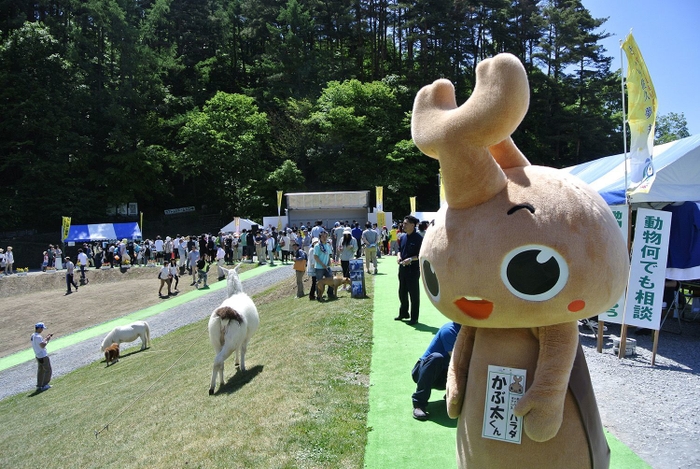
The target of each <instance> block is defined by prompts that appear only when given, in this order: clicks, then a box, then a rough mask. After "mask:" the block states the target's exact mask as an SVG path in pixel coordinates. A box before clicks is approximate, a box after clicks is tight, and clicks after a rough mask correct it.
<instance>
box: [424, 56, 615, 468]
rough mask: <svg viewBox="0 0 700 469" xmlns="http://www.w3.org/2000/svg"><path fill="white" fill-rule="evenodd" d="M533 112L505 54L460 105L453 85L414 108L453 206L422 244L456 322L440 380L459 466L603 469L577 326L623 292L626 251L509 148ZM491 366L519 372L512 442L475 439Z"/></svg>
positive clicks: (433, 283) (582, 202) (584, 197)
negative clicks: (521, 388) (517, 438)
mask: <svg viewBox="0 0 700 469" xmlns="http://www.w3.org/2000/svg"><path fill="white" fill-rule="evenodd" d="M528 105H529V89H528V82H527V75H526V74H525V70H524V68H523V66H522V64H521V63H520V61H519V60H518V59H517V58H516V57H514V56H512V55H510V54H499V55H498V56H496V57H494V58H492V59H488V60H485V61H483V62H481V63H480V64H479V66H478V67H477V81H476V87H475V89H474V92H473V94H472V96H471V97H470V99H469V100H468V101H467V102H466V103H465V104H463V105H462V106H460V107H457V105H456V102H455V94H454V88H453V86H452V84H451V83H450V82H449V81H447V80H438V81H436V82H435V83H433V84H432V85H429V86H426V87H425V88H423V89H422V90H421V91H420V92H419V93H418V95H417V96H416V99H415V103H414V108H413V120H412V129H411V130H412V134H413V139H414V142H415V143H416V145H417V146H418V147H419V148H420V149H421V150H422V151H423V152H424V153H426V154H427V155H428V156H431V157H433V158H437V159H438V160H439V161H440V167H441V171H442V175H443V182H444V187H445V197H446V201H447V206H446V207H443V208H442V209H441V210H440V211H439V212H438V214H437V216H436V219H435V220H434V226H433V227H431V228H429V229H428V231H427V233H426V236H425V239H424V241H423V246H422V249H421V254H420V260H421V266H422V269H421V271H422V275H423V284H424V287H425V289H426V291H427V293H428V296H429V298H430V299H431V301H432V302H433V304H434V305H435V306H436V307H437V308H438V309H439V310H440V311H441V312H442V313H443V314H444V315H445V316H447V317H448V318H449V319H451V320H453V321H455V322H458V323H460V324H462V325H463V327H462V329H461V331H460V333H459V336H458V338H457V342H456V344H455V349H454V353H453V355H452V361H451V364H450V370H449V375H448V383H447V407H448V413H449V415H450V416H451V417H453V418H454V417H459V422H458V430H457V459H458V463H459V467H462V468H465V467H469V468H489V469H493V468H508V469H512V468H514V467H538V468H543V467H552V468H561V467H567V468H576V467H582V468H590V467H607V466H608V465H609V457H610V451H609V448H608V446H607V443H606V441H605V437H604V434H603V429H602V424H601V421H600V416H599V414H598V409H597V404H596V402H595V396H594V395H593V389H592V387H591V384H590V376H589V374H588V368H587V367H586V363H585V359H584V357H583V352H582V350H581V348H580V345H579V341H578V326H577V320H579V319H583V318H587V317H591V316H594V315H597V314H599V313H600V312H602V311H605V310H606V309H607V308H609V307H610V306H612V305H613V304H614V303H615V301H616V300H617V299H618V298H619V297H620V295H621V293H622V291H623V289H624V284H625V282H626V278H627V269H628V257H627V251H626V247H625V243H624V241H623V238H622V235H621V233H620V230H619V228H618V226H617V223H616V221H615V219H614V217H613V215H612V213H611V211H610V210H609V208H608V207H607V205H606V204H605V202H604V201H603V200H602V198H601V197H600V196H599V195H598V194H597V193H596V192H595V191H593V190H592V189H590V188H589V187H588V186H586V185H585V183H583V182H581V181H580V180H578V179H576V178H574V177H572V176H570V175H568V174H565V173H563V172H561V171H558V170H555V169H552V168H546V167H538V166H531V165H530V163H529V162H528V160H527V159H526V158H525V156H523V154H522V153H520V151H519V150H518V149H517V147H516V146H515V144H514V143H513V141H512V140H511V138H510V135H511V133H512V132H513V131H514V130H515V128H516V127H517V126H518V125H519V123H520V122H521V120H522V118H523V117H524V115H525V113H526V111H527V107H528ZM455 273H459V275H455ZM489 365H495V366H499V367H509V368H518V369H524V370H526V372H527V376H526V383H525V384H526V386H525V394H524V395H523V397H522V398H521V399H520V401H519V402H518V404H517V405H516V406H515V409H514V413H515V415H517V416H518V417H522V425H523V427H522V428H523V432H522V440H521V442H520V444H516V443H511V442H504V441H498V440H493V439H488V438H484V437H482V426H483V421H484V413H485V404H486V390H487V384H488V383H487V381H488V375H487V371H488V366H489Z"/></svg>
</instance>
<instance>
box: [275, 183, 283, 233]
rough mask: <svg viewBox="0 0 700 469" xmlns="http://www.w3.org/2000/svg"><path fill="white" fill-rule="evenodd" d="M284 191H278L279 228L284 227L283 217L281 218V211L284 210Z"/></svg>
mask: <svg viewBox="0 0 700 469" xmlns="http://www.w3.org/2000/svg"><path fill="white" fill-rule="evenodd" d="M283 192H284V191H277V230H278V231H279V230H281V229H282V218H281V216H282V215H281V212H282V193H283Z"/></svg>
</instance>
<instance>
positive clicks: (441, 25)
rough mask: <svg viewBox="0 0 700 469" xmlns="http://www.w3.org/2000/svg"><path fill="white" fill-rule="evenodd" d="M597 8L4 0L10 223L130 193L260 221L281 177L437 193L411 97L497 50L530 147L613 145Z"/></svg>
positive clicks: (0, 85)
mask: <svg viewBox="0 0 700 469" xmlns="http://www.w3.org/2000/svg"><path fill="white" fill-rule="evenodd" d="M604 23H605V19H602V18H593V17H592V16H591V15H590V13H589V12H588V10H587V9H586V8H585V7H584V6H583V4H582V2H581V1H580V0H453V1H448V0H413V1H406V0H304V1H299V0H60V1H59V0H35V1H28V0H0V41H1V42H0V115H2V120H1V122H0V178H1V179H2V181H3V183H2V184H0V207H3V211H2V217H0V220H1V221H0V232H2V231H7V230H19V229H30V228H31V229H38V230H42V229H57V227H58V226H60V223H61V217H62V216H68V217H71V218H72V220H73V223H95V222H103V221H118V220H114V217H113V216H108V215H107V213H108V211H109V210H110V207H111V208H112V210H113V209H114V207H115V206H119V205H121V204H127V203H132V202H136V203H138V208H139V211H142V212H144V216H148V217H157V216H162V214H163V211H164V210H165V209H170V208H175V207H184V206H194V207H195V208H196V210H197V211H199V212H200V213H202V214H205V215H206V214H214V215H218V216H219V217H220V218H221V219H225V220H230V219H231V217H233V216H242V217H250V218H254V219H260V218H261V217H262V216H263V215H272V214H275V213H276V210H277V202H276V191H278V190H282V191H285V192H306V191H334V190H369V191H370V194H372V196H371V197H372V202H373V201H374V200H373V197H374V196H373V194H374V187H375V186H383V187H384V206H385V207H386V208H387V210H392V211H393V212H394V213H399V214H403V213H408V210H409V207H408V205H409V197H410V196H417V200H418V210H428V211H432V210H436V209H437V206H438V177H437V175H438V164H437V161H435V160H432V159H431V158H428V157H426V156H425V155H422V154H421V153H420V152H419V151H418V150H417V149H416V147H415V146H414V145H413V143H412V141H411V135H410V111H411V107H412V101H413V97H414V96H415V94H416V92H417V91H418V90H419V89H420V88H421V87H422V86H424V85H426V84H429V83H431V82H432V81H434V80H435V79H437V78H448V79H449V80H451V81H452V82H453V83H454V84H455V88H456V90H457V94H458V96H457V102H458V103H460V104H461V103H462V102H464V101H465V100H466V99H467V98H468V97H469V94H470V91H471V90H472V88H473V86H474V72H475V67H476V65H477V64H478V63H479V61H481V60H482V59H484V58H487V57H490V56H492V55H494V54H497V53H499V52H510V53H513V54H515V55H517V56H518V57H519V58H520V59H521V60H522V62H523V64H524V65H525V68H526V70H527V73H528V77H529V80H530V88H531V103H530V109H529V112H528V115H527V116H526V118H525V120H524V121H523V123H522V124H521V125H520V127H519V128H518V130H517V131H516V133H515V134H514V135H513V138H514V140H515V142H516V144H517V145H518V146H519V147H520V149H521V150H522V151H523V152H524V153H525V154H526V155H527V156H528V157H529V158H530V160H531V162H533V163H534V164H545V165H550V166H554V167H564V166H569V165H572V164H576V163H580V162H584V161H588V160H591V159H594V158H597V157H600V156H604V155H608V154H613V153H621V152H622V133H621V132H622V130H621V122H622V117H621V113H622V102H621V101H622V98H621V93H620V89H621V88H620V72H619V70H611V58H610V57H608V55H611V54H610V53H609V52H607V51H605V50H604V49H603V48H602V47H601V46H600V45H599V41H600V40H601V39H603V38H605V37H606V36H607V34H608V33H607V32H606V31H605V29H604Z"/></svg>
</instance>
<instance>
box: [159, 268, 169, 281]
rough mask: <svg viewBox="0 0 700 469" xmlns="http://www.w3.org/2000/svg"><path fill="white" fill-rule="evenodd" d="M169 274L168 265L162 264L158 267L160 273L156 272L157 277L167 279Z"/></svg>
mask: <svg viewBox="0 0 700 469" xmlns="http://www.w3.org/2000/svg"><path fill="white" fill-rule="evenodd" d="M169 275H170V266H167V265H164V266H163V267H162V268H161V269H160V273H159V274H158V278H160V279H161V280H167V279H168V276H169Z"/></svg>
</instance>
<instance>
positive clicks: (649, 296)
mask: <svg viewBox="0 0 700 469" xmlns="http://www.w3.org/2000/svg"><path fill="white" fill-rule="evenodd" d="M670 232H671V213H670V212H664V211H661V210H649V209H644V208H640V209H639V210H637V223H636V226H635V230H634V243H633V245H632V263H631V266H630V278H629V283H628V284H627V306H626V308H625V315H624V322H625V324H629V325H631V326H637V327H641V328H646V329H655V330H659V328H660V325H661V308H662V303H663V300H664V298H663V297H664V285H665V283H666V260H667V258H668V242H669V234H670Z"/></svg>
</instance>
